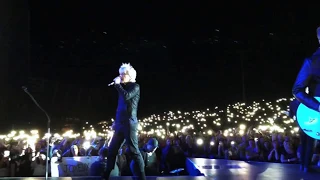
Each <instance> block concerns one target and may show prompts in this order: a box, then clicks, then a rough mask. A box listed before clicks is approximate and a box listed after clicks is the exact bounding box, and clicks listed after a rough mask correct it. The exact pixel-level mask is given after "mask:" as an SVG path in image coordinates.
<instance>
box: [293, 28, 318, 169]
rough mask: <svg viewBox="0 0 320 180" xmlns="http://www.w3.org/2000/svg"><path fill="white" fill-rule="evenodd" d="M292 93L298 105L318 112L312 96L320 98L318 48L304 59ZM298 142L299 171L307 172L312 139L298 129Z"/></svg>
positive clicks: (311, 150) (312, 144) (315, 101)
mask: <svg viewBox="0 0 320 180" xmlns="http://www.w3.org/2000/svg"><path fill="white" fill-rule="evenodd" d="M317 37H318V41H319V43H320V27H318V28H317ZM306 88H308V89H309V94H307V93H306V91H305V89H306ZM292 93H293V95H294V97H295V98H296V99H297V100H298V101H299V102H300V103H302V104H304V105H305V106H307V107H309V108H310V109H313V110H315V111H319V112H320V103H319V102H318V101H317V100H316V99H315V98H314V96H320V48H318V49H317V50H316V52H315V53H314V54H313V55H312V56H311V57H310V58H306V59H305V61H304V63H303V65H302V67H301V69H300V72H299V73H298V76H297V79H296V81H295V83H294V85H293V88H292ZM300 141H301V166H300V170H303V171H305V172H308V171H309V167H310V164H311V158H312V153H313V146H314V139H313V138H311V137H309V136H307V135H306V134H305V133H304V132H303V130H302V129H300Z"/></svg>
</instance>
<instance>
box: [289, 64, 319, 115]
mask: <svg viewBox="0 0 320 180" xmlns="http://www.w3.org/2000/svg"><path fill="white" fill-rule="evenodd" d="M311 65H312V61H311V59H306V60H305V61H304V63H303V65H302V67H301V69H300V72H299V74H298V76H297V79H296V82H295V83H294V85H293V88H292V93H293V95H294V97H295V98H296V99H297V100H298V101H299V102H301V103H302V104H304V105H305V106H307V107H309V108H311V109H313V110H316V111H319V105H320V103H319V102H318V101H317V100H316V99H315V98H314V97H312V96H310V95H309V94H307V93H306V87H308V86H309V83H310V81H311V77H312V71H311Z"/></svg>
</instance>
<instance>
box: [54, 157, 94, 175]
mask: <svg viewBox="0 0 320 180" xmlns="http://www.w3.org/2000/svg"><path fill="white" fill-rule="evenodd" d="M98 159H99V156H88V157H63V158H62V159H61V160H58V158H56V157H54V158H52V159H51V177H75V176H89V172H90V167H91V164H92V163H94V162H95V161H97V160H98Z"/></svg>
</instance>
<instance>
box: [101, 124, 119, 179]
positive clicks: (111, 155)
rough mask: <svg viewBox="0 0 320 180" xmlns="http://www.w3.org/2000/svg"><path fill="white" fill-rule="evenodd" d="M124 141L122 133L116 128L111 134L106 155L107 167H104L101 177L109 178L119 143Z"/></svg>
mask: <svg viewBox="0 0 320 180" xmlns="http://www.w3.org/2000/svg"><path fill="white" fill-rule="evenodd" d="M123 141H124V134H123V132H122V131H120V130H116V131H115V132H114V134H113V136H112V139H111V142H110V145H109V148H108V157H107V168H106V169H105V172H104V175H103V178H105V179H106V180H108V179H109V177H110V173H111V171H112V170H113V169H114V166H115V163H116V157H117V155H118V152H119V149H120V146H121V144H123Z"/></svg>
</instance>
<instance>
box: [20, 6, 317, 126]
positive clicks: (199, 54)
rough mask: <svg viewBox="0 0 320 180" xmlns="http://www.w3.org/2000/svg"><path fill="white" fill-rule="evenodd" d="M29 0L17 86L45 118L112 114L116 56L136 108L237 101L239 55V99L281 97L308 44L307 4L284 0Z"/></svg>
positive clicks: (310, 16) (311, 43) (311, 28)
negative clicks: (25, 61) (137, 88)
mask: <svg viewBox="0 0 320 180" xmlns="http://www.w3.org/2000/svg"><path fill="white" fill-rule="evenodd" d="M32 2H33V3H31V4H30V7H31V14H30V19H31V20H30V23H31V24H30V28H31V36H30V40H31V53H30V55H31V56H30V61H29V62H30V64H29V69H28V68H25V71H26V72H27V74H28V77H29V78H28V83H27V84H28V86H29V90H30V91H31V92H33V93H34V94H35V96H36V97H37V99H38V100H39V102H40V103H42V104H43V106H44V107H45V108H46V109H47V111H48V112H50V113H51V114H52V116H54V117H62V116H64V117H67V116H74V117H79V118H81V119H92V120H94V121H98V120H101V119H109V118H110V117H112V116H113V114H114V112H115V108H116V99H117V97H116V95H117V94H116V92H115V90H114V89H113V88H112V87H107V86H106V85H107V83H109V82H110V81H111V80H112V79H113V78H114V77H115V76H117V73H118V68H119V66H120V65H121V63H122V62H131V64H132V65H133V66H134V67H135V69H136V70H137V72H138V77H137V81H138V83H139V84H140V85H141V88H142V90H141V93H142V97H141V103H140V115H141V116H143V115H148V114H150V113H152V112H155V113H156V112H162V111H163V110H166V109H180V108H188V109H198V108H205V107H210V106H215V105H226V104H227V103H233V102H236V101H241V100H242V78H241V77H242V68H241V61H243V64H244V65H243V67H244V68H243V69H244V71H245V72H244V77H245V90H246V91H245V93H246V98H247V99H248V100H254V99H261V98H268V99H276V98H279V97H284V96H285V97H290V96H291V86H292V84H293V82H294V80H295V77H296V74H297V72H298V70H299V68H300V66H301V64H302V61H303V59H304V57H306V56H308V55H311V54H312V52H313V51H315V49H316V48H317V46H318V45H317V41H316V35H315V30H316V28H317V26H318V25H319V23H318V22H317V21H316V17H317V16H315V13H316V12H317V9H315V7H316V6H313V5H301V4H292V3H294V2H291V1H281V2H277V3H270V1H250V3H244V2H243V1H225V3H218V2H214V3H213V1H212V2H211V3H209V2H207V1H205V2H206V3H204V2H202V3H201V2H197V3H196V2H195V1H194V2H192V3H191V2H190V1H187V2H183V3H182V2H180V1H179V3H178V2H176V3H173V2H172V1H152V2H147V1H144V2H142V1H138V2H136V1H134V2H126V3H123V4H120V3H116V1H115V2H113V3H111V1H98V2H95V3H93V1H92V2H90V3H89V2H88V1H86V2H85V3H84V2H83V3H82V1H80V2H79V1H77V2H76V1H74V2H73V3H69V4H68V3H67V2H66V1H64V3H62V1H54V2H53V1H52V2H51V3H48V2H47V1H41V2H40V1H32ZM68 2H69V1H68ZM75 2H76V3H75ZM248 2H249V1H248ZM288 2H290V3H291V4H289V3H288ZM313 9H314V10H313ZM30 77H32V78H33V79H36V80H35V81H34V82H31V80H30V79H31V78H30ZM37 79H38V80H37ZM41 79H45V80H46V81H45V83H44V84H43V86H40V84H39V83H40V82H41V81H40V80H41ZM21 102H23V103H26V104H28V105H27V106H32V103H31V102H30V101H29V100H28V98H27V97H26V98H24V99H23V100H21ZM23 103H22V104H23ZM22 114H23V115H24V116H26V117H28V116H31V114H32V115H33V117H34V116H35V115H34V114H39V117H40V118H43V117H42V116H41V112H39V110H37V109H36V108H35V109H34V110H32V111H31V110H30V109H29V108H25V112H23V113H22Z"/></svg>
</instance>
